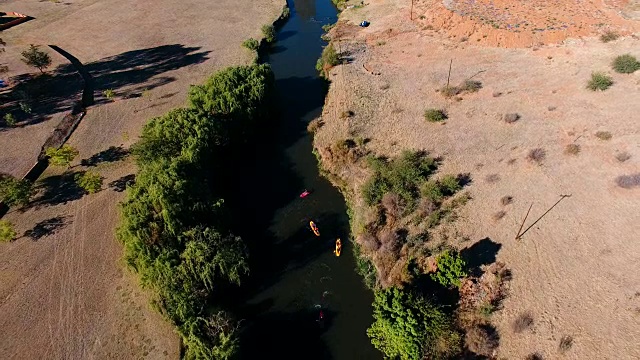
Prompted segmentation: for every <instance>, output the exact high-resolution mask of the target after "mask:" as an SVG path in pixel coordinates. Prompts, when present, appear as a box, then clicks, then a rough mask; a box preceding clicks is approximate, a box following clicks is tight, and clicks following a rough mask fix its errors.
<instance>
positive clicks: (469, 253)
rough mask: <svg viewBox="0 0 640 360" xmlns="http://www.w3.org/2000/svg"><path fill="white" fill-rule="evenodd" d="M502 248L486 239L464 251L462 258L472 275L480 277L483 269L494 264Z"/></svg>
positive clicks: (461, 253)
mask: <svg viewBox="0 0 640 360" xmlns="http://www.w3.org/2000/svg"><path fill="white" fill-rule="evenodd" d="M501 247H502V244H499V243H497V242H495V241H493V240H491V239H489V238H484V239H482V240H480V241H478V242H476V243H475V244H473V245H471V246H470V247H468V248H464V249H462V251H460V256H461V257H462V259H464V261H465V262H466V263H467V266H468V268H469V272H470V273H471V275H473V276H480V275H482V269H481V267H482V266H483V265H489V264H492V263H494V262H495V261H496V256H497V254H498V251H500V248H501Z"/></svg>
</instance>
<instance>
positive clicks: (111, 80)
mask: <svg viewBox="0 0 640 360" xmlns="http://www.w3.org/2000/svg"><path fill="white" fill-rule="evenodd" d="M199 50H200V48H199V47H185V46H184V45H181V44H172V45H162V46H157V47H153V48H147V49H140V50H133V51H127V52H124V53H122V54H118V55H115V56H111V57H107V58H104V59H101V60H98V61H95V62H92V63H89V64H85V65H84V68H85V70H87V71H88V72H89V73H90V74H91V76H92V77H93V85H94V86H95V88H94V91H97V92H98V94H100V96H99V97H98V98H97V99H96V103H104V102H108V101H111V100H108V99H107V98H105V97H104V96H102V95H101V94H102V92H103V91H104V90H107V89H110V90H113V91H114V92H115V93H116V97H131V95H133V94H139V93H141V92H142V90H145V89H147V90H150V89H153V88H156V87H159V86H162V85H165V84H167V83H170V82H172V81H174V80H175V78H174V77H170V76H158V75H160V74H163V73H165V72H168V71H172V70H176V69H179V68H182V67H185V66H189V65H193V64H199V63H202V62H203V61H205V60H206V59H208V57H207V55H208V53H209V51H199ZM12 80H13V81H17V82H18V85H16V86H14V87H13V88H11V89H9V90H6V91H4V92H0V103H4V104H5V105H3V106H2V107H1V108H2V112H3V113H11V114H13V115H14V117H15V118H16V120H17V121H18V123H17V125H15V126H16V127H23V126H28V125H32V124H37V123H39V122H42V121H45V120H48V119H50V118H51V116H52V115H53V114H55V113H58V112H61V111H69V110H71V109H72V108H73V106H74V105H75V103H76V102H78V101H79V100H80V99H81V93H82V89H83V81H82V77H81V76H80V74H78V72H77V71H76V69H75V67H74V66H73V65H71V64H64V65H60V66H58V67H57V68H56V69H55V70H53V71H51V72H49V73H47V74H44V75H37V76H36V75H31V74H22V75H19V76H17V77H14V78H13V79H12ZM20 103H25V104H28V105H29V106H30V107H31V111H30V114H27V113H26V112H25V111H23V110H22V109H21V107H20ZM2 130H6V124H5V123H4V122H2V125H0V131H2Z"/></svg>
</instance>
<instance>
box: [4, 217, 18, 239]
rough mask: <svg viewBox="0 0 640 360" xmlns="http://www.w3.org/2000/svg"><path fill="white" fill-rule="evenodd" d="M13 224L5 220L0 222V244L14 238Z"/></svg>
mask: <svg viewBox="0 0 640 360" xmlns="http://www.w3.org/2000/svg"><path fill="white" fill-rule="evenodd" d="M16 235H17V233H16V231H15V230H14V229H13V224H12V223H10V222H9V221H7V220H0V242H9V241H12V240H13V239H15V238H16Z"/></svg>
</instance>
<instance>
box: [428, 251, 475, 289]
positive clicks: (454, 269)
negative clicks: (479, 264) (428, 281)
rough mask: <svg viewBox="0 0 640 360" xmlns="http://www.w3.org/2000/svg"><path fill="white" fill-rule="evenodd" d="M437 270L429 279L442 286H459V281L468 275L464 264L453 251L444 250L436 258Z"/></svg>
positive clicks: (457, 253)
mask: <svg viewBox="0 0 640 360" xmlns="http://www.w3.org/2000/svg"><path fill="white" fill-rule="evenodd" d="M436 264H437V266H438V270H437V271H436V272H435V273H432V274H431V278H432V279H433V280H434V281H437V282H438V283H440V284H441V285H443V286H446V287H450V286H456V287H459V286H460V279H462V278H464V277H466V276H467V275H468V274H467V272H466V271H465V267H466V263H465V262H464V260H462V258H461V257H460V253H459V252H457V251H455V250H445V251H443V252H442V253H441V254H440V255H438V257H437V258H436Z"/></svg>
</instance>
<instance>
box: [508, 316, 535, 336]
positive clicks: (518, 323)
mask: <svg viewBox="0 0 640 360" xmlns="http://www.w3.org/2000/svg"><path fill="white" fill-rule="evenodd" d="M531 325H533V316H531V314H530V313H528V312H524V313H521V314H520V315H518V317H516V319H515V320H514V321H513V324H512V326H511V327H512V329H513V331H514V332H515V333H521V332H523V331H525V330H527V329H529V328H530V327H531Z"/></svg>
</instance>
